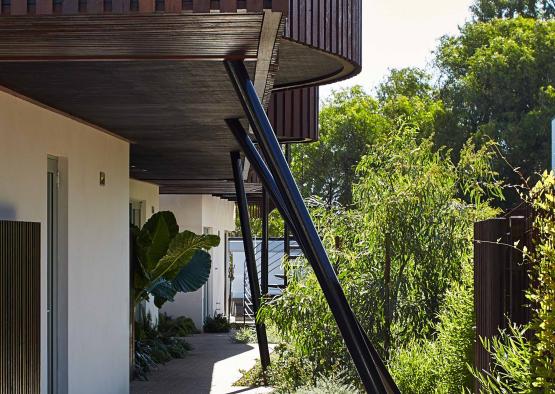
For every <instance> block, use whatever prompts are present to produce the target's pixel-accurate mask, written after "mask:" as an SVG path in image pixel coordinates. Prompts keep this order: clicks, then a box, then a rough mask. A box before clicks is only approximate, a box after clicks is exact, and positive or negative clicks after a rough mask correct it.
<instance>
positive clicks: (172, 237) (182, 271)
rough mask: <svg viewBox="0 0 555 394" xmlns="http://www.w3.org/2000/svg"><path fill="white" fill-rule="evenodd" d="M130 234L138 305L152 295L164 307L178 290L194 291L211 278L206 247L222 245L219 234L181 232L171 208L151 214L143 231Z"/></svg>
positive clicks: (133, 231)
mask: <svg viewBox="0 0 555 394" xmlns="http://www.w3.org/2000/svg"><path fill="white" fill-rule="evenodd" d="M131 234H132V242H133V287H134V290H135V295H134V303H135V305H137V304H139V303H140V302H141V301H142V300H146V299H148V298H149V295H153V296H154V297H155V303H156V305H157V306H161V305H162V304H163V303H164V302H165V301H167V300H170V301H171V300H173V297H174V296H175V294H176V293H177V292H178V291H182V292H189V291H195V290H197V289H199V288H200V287H201V286H202V285H203V284H204V283H206V281H207V280H208V277H209V275H210V268H211V259H210V255H209V254H208V253H206V250H208V249H210V248H212V247H215V246H218V245H219V243H220V237H218V236H217V235H197V234H195V233H193V232H191V231H183V232H179V226H178V225H177V221H176V220H175V216H174V215H173V213H171V212H169V211H163V212H158V213H156V214H154V215H152V217H151V218H150V219H149V220H148V221H147V222H146V223H145V225H144V226H143V227H142V228H141V229H140V230H139V228H137V227H133V228H132V230H131Z"/></svg>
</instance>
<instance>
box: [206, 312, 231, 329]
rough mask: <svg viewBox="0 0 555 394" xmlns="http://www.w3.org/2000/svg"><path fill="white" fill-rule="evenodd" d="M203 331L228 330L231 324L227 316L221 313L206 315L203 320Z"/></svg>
mask: <svg viewBox="0 0 555 394" xmlns="http://www.w3.org/2000/svg"><path fill="white" fill-rule="evenodd" d="M203 329H204V332H209V333H221V332H229V330H231V324H230V323H229V321H228V320H227V317H225V316H224V315H222V314H221V313H220V314H218V315H215V316H207V317H206V320H205V321H204V327H203Z"/></svg>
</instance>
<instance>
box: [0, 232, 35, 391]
mask: <svg viewBox="0 0 555 394" xmlns="http://www.w3.org/2000/svg"><path fill="white" fill-rule="evenodd" d="M39 391H40V224H39V223H26V222H10V221H0V394H31V393H39Z"/></svg>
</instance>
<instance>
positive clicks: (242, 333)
mask: <svg viewBox="0 0 555 394" xmlns="http://www.w3.org/2000/svg"><path fill="white" fill-rule="evenodd" d="M235 328H237V331H236V332H235V333H234V334H233V337H232V338H233V341H234V342H237V343H258V337H257V336H256V330H255V328H254V327H247V326H236V327H235ZM266 337H267V339H268V343H272V344H278V343H281V342H283V341H282V339H281V336H280V335H279V332H278V330H277V328H276V326H274V325H273V324H271V325H269V326H266Z"/></svg>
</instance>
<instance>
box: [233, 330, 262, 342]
mask: <svg viewBox="0 0 555 394" xmlns="http://www.w3.org/2000/svg"><path fill="white" fill-rule="evenodd" d="M232 338H233V341H234V342H237V343H256V342H257V339H256V331H255V330H254V328H252V327H241V328H240V329H239V330H237V331H235V332H234V333H233V337H232Z"/></svg>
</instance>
